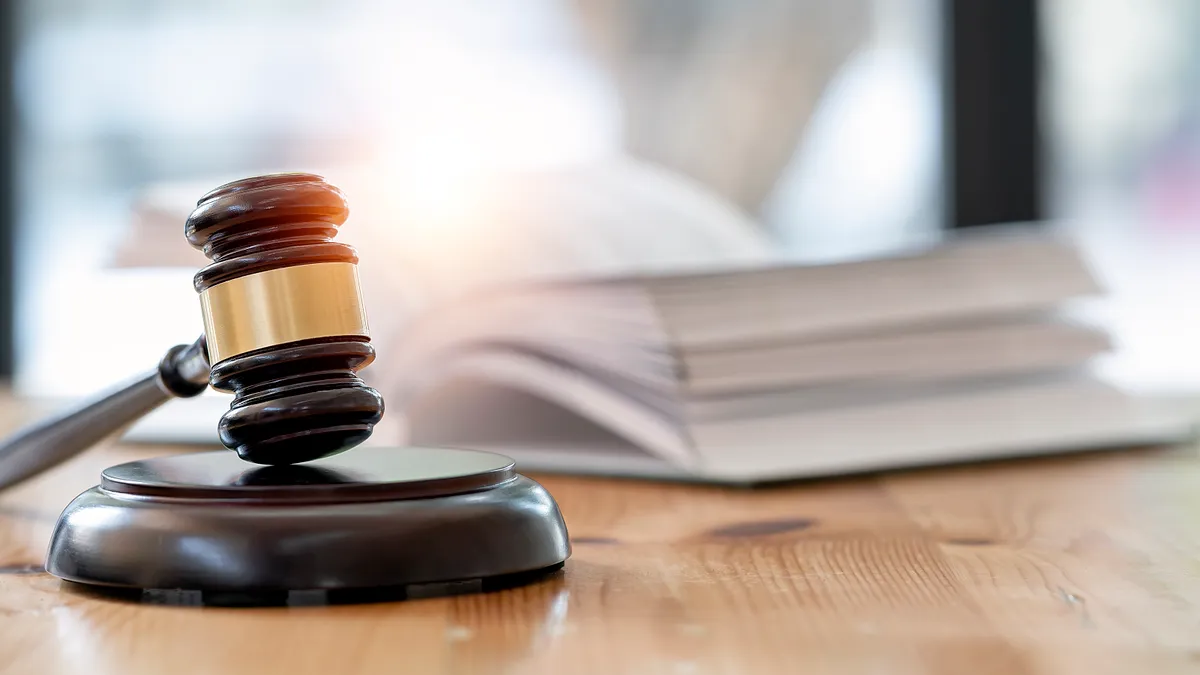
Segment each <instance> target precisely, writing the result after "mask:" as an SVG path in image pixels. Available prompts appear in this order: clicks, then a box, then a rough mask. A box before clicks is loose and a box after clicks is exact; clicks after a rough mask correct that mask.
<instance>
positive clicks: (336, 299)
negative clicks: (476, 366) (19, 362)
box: [0, 173, 383, 488]
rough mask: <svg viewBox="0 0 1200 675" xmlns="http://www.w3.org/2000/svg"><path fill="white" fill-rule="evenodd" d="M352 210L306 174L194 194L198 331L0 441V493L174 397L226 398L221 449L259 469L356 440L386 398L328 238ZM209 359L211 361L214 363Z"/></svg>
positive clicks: (349, 251)
mask: <svg viewBox="0 0 1200 675" xmlns="http://www.w3.org/2000/svg"><path fill="white" fill-rule="evenodd" d="M348 215H349V207H348V206H347V203H346V198H345V196H344V195H343V194H342V192H341V191H340V190H338V189H337V188H335V187H334V186H332V185H330V184H329V183H327V182H325V180H324V179H322V178H321V177H320V176H315V175H312V174H302V173H297V174H276V175H271V176H262V177H258V178H249V179H245V180H239V181H235V182H232V183H228V184H226V185H222V186H221V187H219V188H217V189H215V190H213V191H212V192H209V193H208V194H206V195H204V196H203V197H201V198H200V201H199V202H198V203H197V205H196V209H195V210H194V211H193V212H192V214H191V215H190V216H189V217H188V219H187V223H186V224H185V229H184V233H185V235H186V237H187V240H188V242H189V243H190V244H191V245H192V246H194V247H196V248H198V249H200V250H201V251H203V252H204V255H205V256H207V257H208V258H209V260H211V261H212V262H211V263H210V264H209V265H207V266H206V267H204V268H203V269H201V270H200V271H199V272H197V273H196V276H195V279H194V285H195V288H196V291H197V293H199V296H200V306H201V311H202V315H203V319H204V335H203V336H201V337H200V339H198V340H197V341H196V342H195V343H193V344H192V345H190V346H189V345H178V346H175V347H172V348H171V349H170V350H169V351H168V352H167V353H166V355H165V356H164V357H163V358H162V360H161V361H160V362H159V365H158V368H157V369H156V370H155V371H154V372H151V373H149V374H147V375H145V376H143V377H141V378H139V379H138V380H136V381H135V382H133V383H131V384H129V385H127V386H125V387H123V388H121V389H120V390H118V391H116V392H114V393H111V394H109V395H106V396H103V397H101V398H100V399H98V400H96V401H93V402H90V403H88V404H87V405H86V406H84V407H83V408H82V409H79V410H72V411H69V412H67V413H65V414H61V415H59V416H58V417H56V418H53V419H50V420H46V421H45V422H42V423H41V424H39V425H37V426H35V427H32V428H30V429H29V430H27V431H25V432H23V433H20V434H18V435H17V436H15V437H13V438H12V439H10V440H9V441H7V442H6V443H5V444H4V445H3V446H0V488H2V487H4V486H6V485H9V484H12V483H15V482H17V481H19V480H22V479H24V478H26V477H28V476H30V475H33V474H35V473H39V472H41V471H42V470H44V469H46V468H49V466H51V465H52V464H55V463H58V462H61V461H63V460H65V459H67V458H69V457H71V456H73V455H75V454H77V453H78V452H80V451H82V450H84V449H86V448H88V447H90V446H92V445H94V444H95V443H96V442H97V441H99V440H102V439H104V438H106V437H108V436H110V435H111V434H113V433H115V432H117V431H118V430H120V429H122V428H124V427H125V426H127V425H129V424H130V423H131V422H133V421H135V420H137V419H138V418H140V417H142V416H143V415H145V414H146V413H148V412H150V411H151V410H153V409H154V408H155V407H157V406H159V405H161V404H162V403H165V402H166V401H168V400H169V399H171V398H174V397H190V396H195V395H197V394H200V393H201V392H203V391H204V390H205V388H206V387H207V386H208V385H209V384H210V383H211V385H212V387H213V388H214V389H217V390H222V391H230V392H233V395H234V396H233V401H232V403H231V404H230V409H229V411H228V412H226V413H225V414H224V415H223V416H222V417H221V421H220V423H219V425H218V427H217V430H218V433H219V436H220V438H221V442H222V443H224V444H225V446H226V447H228V448H230V449H231V450H234V451H235V452H237V454H238V456H240V457H241V458H242V459H244V460H247V461H249V462H253V463H256V464H269V465H280V464H297V463H301V462H307V461H309V460H313V459H318V458H321V457H326V456H329V455H333V454H336V453H338V452H342V451H344V450H346V449H349V448H351V447H354V446H356V445H358V444H359V443H361V442H362V441H364V440H366V439H367V438H368V437H369V436H370V435H371V431H372V429H373V428H374V426H375V424H376V423H377V422H378V421H379V420H380V418H381V417H382V416H383V397H381V396H380V395H379V393H378V392H376V391H375V390H374V389H372V388H370V387H368V386H367V385H366V384H365V383H363V381H362V379H361V378H359V376H358V374H357V372H358V371H359V370H360V369H362V368H364V367H365V366H367V365H369V364H370V363H371V362H372V361H373V360H374V359H375V350H374V349H373V348H372V347H371V342H370V336H369V333H368V327H367V315H366V311H365V309H364V307H363V299H362V293H361V291H360V289H359V281H358V268H357V264H358V254H357V253H356V252H355V250H354V249H353V248H352V247H350V246H348V245H346V244H343V243H340V242H335V241H333V238H334V236H335V235H336V234H337V228H338V227H339V226H341V225H342V224H343V223H345V222H346V218H347V216H348ZM209 364H211V367H210V365H209Z"/></svg>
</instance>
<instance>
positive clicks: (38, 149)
mask: <svg viewBox="0 0 1200 675" xmlns="http://www.w3.org/2000/svg"><path fill="white" fill-rule="evenodd" d="M6 11H7V12H8V14H7V15H6V16H5V19H4V24H5V33H4V38H5V41H6V42H5V45H4V62H3V64H0V65H3V67H4V74H5V78H6V79H5V80H4V81H3V82H4V84H5V85H6V86H5V87H4V93H5V94H7V95H8V97H9V98H8V100H6V101H5V107H4V112H5V114H6V117H7V122H8V123H7V124H6V125H5V127H4V128H3V132H4V133H5V134H6V137H5V138H4V139H3V148H2V150H3V151H4V152H5V153H6V155H7V158H8V160H9V161H8V162H7V163H6V165H5V172H4V174H3V176H2V177H3V179H4V181H3V182H4V186H3V193H2V195H3V197H4V202H3V220H2V222H0V234H2V235H3V238H2V240H0V241H2V244H3V246H2V249H3V253H4V258H3V263H4V265H3V267H2V268H0V271H3V273H4V275H5V281H6V284H5V286H4V289H5V293H4V297H3V298H2V299H0V310H3V311H0V344H2V345H3V349H0V366H2V368H3V370H4V372H5V374H8V375H10V376H11V377H12V378H13V381H14V382H15V384H16V386H17V388H18V389H19V390H20V391H22V392H23V393H26V394H29V395H36V396H71V395H77V394H83V393H86V392H91V391H94V390H96V389H100V388H103V387H105V386H107V385H109V384H110V383H111V382H112V381H113V380H116V379H121V378H123V377H126V376H129V375H131V374H133V373H135V372H138V371H140V370H142V369H144V368H146V367H148V366H150V365H152V364H153V363H155V362H156V361H157V359H158V357H159V355H160V354H161V353H162V351H163V350H164V349H165V348H166V347H167V346H169V345H171V344H175V343H178V342H190V341H191V340H192V339H194V337H195V336H196V335H197V334H198V333H199V332H200V330H201V326H200V316H199V312H198V311H197V300H196V298H195V292H194V291H193V289H192V287H191V275H192V274H193V273H194V272H195V270H196V268H197V267H199V266H200V265H201V264H202V262H203V258H202V257H201V256H200V255H199V254H198V253H197V252H195V251H192V250H191V249H189V248H188V247H187V245H186V242H185V241H184V239H183V236H182V219H183V218H184V217H186V214H187V213H188V211H189V210H190V208H191V207H192V206H193V205H194V203H195V200H196V199H197V198H198V197H199V196H200V195H201V194H203V193H204V192H206V191H207V190H209V189H211V188H212V187H215V186H216V185H218V184H220V183H221V182H224V181H226V180H231V179H235V178H239V177H243V176H247V175H251V174H256V173H262V172H269V171H279V170H285V171H312V172H316V173H321V174H323V175H326V176H327V177H328V178H329V179H330V180H331V181H332V182H334V183H335V184H337V185H339V186H341V187H343V189H344V190H345V191H346V192H347V194H348V195H349V197H350V199H351V202H352V208H353V209H354V211H353V215H352V216H351V221H350V223H349V224H348V225H347V227H346V230H345V233H344V234H343V235H342V237H343V238H344V239H345V240H346V241H347V242H348V243H351V244H353V245H355V246H357V247H358V248H360V250H362V251H363V254H364V263H363V266H362V267H363V270H364V275H365V278H364V283H365V284H366V285H367V290H368V292H369V293H371V294H372V297H373V298H375V299H373V300H370V302H369V306H370V313H371V319H372V322H373V324H375V325H376V326H378V330H381V331H384V332H385V333H386V332H387V331H399V330H402V328H403V325H404V321H405V320H406V318H407V317H408V316H410V315H411V314H412V313H413V312H415V311H417V309H418V308H419V306H420V305H421V303H424V302H430V298H433V297H437V296H438V294H447V293H454V292H459V291H461V290H462V288H463V287H465V286H468V285H470V284H471V283H476V282H482V281H488V280H494V279H496V278H510V277H519V276H529V275H538V274H574V273H577V272H580V271H582V272H587V273H604V272H611V271H627V270H630V269H633V270H657V269H672V268H682V267H687V266H695V265H700V266H707V265H719V264H725V263H731V262H733V263H736V262H738V261H744V260H747V259H758V258H775V257H785V258H789V259H800V260H810V261H827V260H837V259H847V258H854V257H860V256H867V255H872V254H874V253H877V252H879V251H883V250H887V249H890V248H893V247H896V246H898V245H901V244H902V243H903V242H906V241H911V240H913V238H921V237H930V236H933V237H937V236H942V235H943V234H944V233H946V232H949V231H954V230H956V229H959V228H965V227H974V226H979V225H991V224H997V223H1013V222H1026V221H1036V222H1039V223H1043V224H1044V226H1045V227H1051V228H1057V229H1062V230H1065V231H1068V232H1070V233H1072V234H1076V235H1078V237H1079V239H1080V241H1081V242H1082V243H1083V245H1084V246H1085V248H1086V250H1087V252H1088V255H1089V256H1090V258H1091V259H1092V260H1093V261H1094V262H1095V264H1096V266H1097V271H1098V273H1099V274H1100V276H1101V278H1102V279H1104V281H1105V283H1106V284H1107V285H1108V286H1109V288H1110V289H1111V291H1112V293H1113V297H1114V302H1110V303H1108V304H1106V305H1105V306H1104V309H1103V312H1104V313H1105V320H1106V321H1107V322H1108V324H1109V326H1110V327H1111V328H1112V329H1113V331H1114V334H1115V337H1116V339H1117V340H1118V342H1119V343H1120V344H1121V345H1122V346H1123V349H1122V350H1121V352H1120V355H1119V357H1115V358H1114V360H1113V361H1112V362H1111V363H1109V364H1107V365H1106V367H1107V368H1108V369H1109V370H1110V371H1111V372H1112V373H1113V374H1114V375H1115V376H1117V377H1118V378H1120V379H1122V380H1124V381H1126V382H1129V383H1132V384H1135V385H1137V386H1141V387H1146V388H1154V389H1173V390H1174V389H1189V388H1195V387H1196V386H1198V385H1200V358H1198V357H1197V352H1196V350H1195V347H1194V345H1197V344H1200V320H1197V319H1196V317H1197V313H1196V309H1195V304H1196V303H1195V301H1194V299H1193V298H1192V294H1193V293H1194V292H1195V290H1196V289H1200V265H1197V264H1196V263H1195V260H1196V259H1197V254H1200V242H1197V241H1196V240H1197V239H1198V237H1197V235H1198V234H1200V232H1198V230H1200V40H1197V39H1196V37H1197V36H1198V35H1200V4H1197V3H1195V2H1194V1H1193V0H1040V1H1039V0H1007V1H1006V0H975V1H973V2H954V0H662V1H660V2H637V1H634V0H503V1H500V2H491V3H478V2H468V1H466V0H443V1H442V2H438V3H428V2H410V1H407V0H389V1H388V2H383V1H372V0H338V1H337V2H333V1H327V0H301V1H296V0H288V1H287V2H284V1H275V0H261V1H257V2H254V3H246V2H234V1H233V0H188V1H186V2H183V1H176V0H154V1H153V2H151V1H150V0H104V1H103V2H101V1H100V0H38V1H36V2H35V1H33V0H23V1H18V2H14V3H7V9H6Z"/></svg>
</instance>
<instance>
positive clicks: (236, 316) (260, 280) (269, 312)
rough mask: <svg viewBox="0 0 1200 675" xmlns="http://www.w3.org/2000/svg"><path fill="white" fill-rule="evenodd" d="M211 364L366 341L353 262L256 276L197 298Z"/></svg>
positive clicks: (305, 267)
mask: <svg viewBox="0 0 1200 675" xmlns="http://www.w3.org/2000/svg"><path fill="white" fill-rule="evenodd" d="M200 307H201V309H202V310H203V312H204V334H205V337H206V339H207V341H208V358H209V363H212V364H216V363H218V362H220V361H224V360H225V359H228V358H230V357H232V356H237V355H238V354H245V353H246V352H249V351H254V350H255V349H262V348H263V347H270V346H273V345H278V344H284V343H287V342H294V341H296V340H308V339H311V338H319V337H332V336H340V335H361V336H363V337H370V334H369V333H368V331H367V314H366V311H365V310H364V309H363V300H362V291H361V290H360V289H359V285H358V266H357V265H355V264H353V263H342V262H333V263H314V264H311V265H296V266H293V267H284V268H282V269H275V270H269V271H266V272H258V273H257V274H250V275H247V276H244V277H240V278H237V279H233V280H231V281H226V282H223V283H220V284H217V285H215V286H212V287H210V288H208V289H206V290H205V291H204V292H202V293H201V294H200Z"/></svg>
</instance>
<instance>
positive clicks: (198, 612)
mask: <svg viewBox="0 0 1200 675" xmlns="http://www.w3.org/2000/svg"><path fill="white" fill-rule="evenodd" d="M4 413H5V414H6V415H10V416H14V417H15V413H11V412H10V411H8V410H5V411H4ZM170 451H173V450H172V449H170V448H161V447H158V448H154V447H140V448H131V447H122V446H117V447H110V448H107V449H104V448H101V449H97V450H96V451H94V452H91V453H87V454H84V455H82V456H80V457H79V458H77V459H75V460H73V461H72V462H71V463H68V464H66V465H63V466H61V467H59V468H58V469H56V470H54V471H53V472H51V473H49V474H46V475H43V476H41V477H39V478H37V479H35V480H33V481H30V482H29V483H26V484H23V485H21V486H19V487H17V488H15V489H14V490H12V491H9V492H7V493H0V673H5V674H8V673H39V674H50V673H67V672H70V673H87V674H89V675H103V674H107V673H113V674H114V675H116V674H120V675H138V674H140V673H148V674H149V673H161V672H166V671H167V670H168V669H169V670H170V671H171V672H179V673H224V674H228V675H236V674H238V673H265V672H281V673H290V674H300V673H315V674H321V675H325V674H328V673H338V674H339V675H341V674H346V675H349V674H353V673H374V672H412V673H423V674H425V673H430V674H432V673H514V672H522V673H523V672H530V673H598V674H604V675H608V674H612V673H639V674H640V673H797V672H832V673H879V672H887V673H946V674H947V675H959V674H960V673H972V674H974V673H1012V674H1024V673H1088V674H1091V673H1114V674H1118V673H1119V674H1125V673H1143V672H1144V673H1155V674H1156V675H1158V674H1165V673H1182V672H1197V671H1200V458H1198V456H1197V453H1196V450H1195V449H1193V448H1182V449H1174V450H1155V449H1150V450H1137V451H1128V452H1120V453H1111V454H1093V455H1084V456H1076V457H1068V458H1059V459H1042V460H1029V461H1022V462H1011V463H997V464H985V465H977V466H970V467H959V468H949V469H935V470H925V471H914V472H907V473H900V474H891V475H882V476H871V477H864V478H853V479H843V480H833V481H823V482H811V483H801V484H794V485H790V486H784V487H772V488H765V489H758V490H737V489H721V488H713V487H698V486H685V485H670V484H658V483H650V482H633V481H618V480H603V479H585V478H572V477H562V476H539V477H538V479H539V480H541V481H542V482H543V484H544V485H545V486H546V487H547V488H549V489H550V490H551V492H552V493H553V494H554V496H555V497H556V498H557V499H558V501H559V503H560V505H561V506H562V509H563V512H564V514H565V516H566V519H567V523H568V526H569V528H570V531H571V534H572V537H573V543H574V554H573V556H572V558H571V559H570V560H569V561H568V562H567V564H566V567H565V569H564V570H563V571H561V572H559V573H557V574H556V575H555V576H553V577H551V578H550V579H548V580H546V581H543V582H540V583H536V584H533V585H530V586H526V587H521V588H515V589H510V590H505V591H499V592H494V593H489V594H483V595H461V596H456V597H448V598H435V599H422V600H407V601H403V602H393V603H380V604H368V605H343V606H333V607H292V608H276V609H225V608H220V609H217V608H208V607H206V608H194V607H163V606H153V605H145V604H134V603H131V602H127V601H122V600H115V599H111V598H107V597H100V596H95V595H92V594H88V593H85V592H80V591H78V590H76V589H74V588H72V587H69V586H67V585H64V584H63V583H61V582H59V581H58V580H56V579H54V578H53V577H50V576H48V575H47V574H45V573H43V572H42V571H41V568H40V564H41V562H42V556H43V554H44V551H45V546H46V542H47V540H48V538H49V535H50V530H51V528H52V526H53V524H54V521H55V517H56V516H57V514H58V512H59V510H60V509H61V508H62V506H63V505H65V504H66V503H67V501H68V500H69V499H70V498H71V497H73V496H74V495H75V494H76V493H77V492H79V491H81V490H83V489H84V488H86V487H88V486H90V485H92V484H94V483H95V480H96V479H97V477H98V476H99V473H100V471H101V470H102V469H103V468H104V467H106V466H109V465H111V464H114V463H117V462H123V461H129V460H132V459H135V458H139V457H149V456H154V455H159V454H162V453H163V452H170Z"/></svg>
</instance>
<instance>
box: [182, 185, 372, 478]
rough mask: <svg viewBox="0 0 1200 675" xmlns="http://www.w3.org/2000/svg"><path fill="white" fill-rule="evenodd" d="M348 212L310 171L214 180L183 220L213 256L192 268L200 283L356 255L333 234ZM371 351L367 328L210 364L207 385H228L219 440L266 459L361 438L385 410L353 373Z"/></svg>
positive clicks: (327, 450)
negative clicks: (230, 396) (223, 181)
mask: <svg viewBox="0 0 1200 675" xmlns="http://www.w3.org/2000/svg"><path fill="white" fill-rule="evenodd" d="M349 214H350V207H349V206H348V204H347V202H346V198H345V195H343V194H342V192H341V191H340V190H338V189H337V188H336V187H334V186H332V185H330V184H329V183H327V182H325V180H324V179H323V178H321V177H320V176H315V175H312V174H305V173H288V174H272V175H267V176H257V177H253V178H246V179H242V180H238V181H234V182H232V183H228V184H226V185H222V186H220V187H218V188H216V189H215V190H213V191H211V192H209V193H208V194H206V195H204V196H203V197H201V198H200V200H199V202H197V205H196V209H195V210H194V211H192V213H191V215H190V216H189V217H188V219H187V222H186V224H185V225H184V235H185V236H186V237H187V240H188V243H190V244H191V245H192V246H194V247H195V248H197V249H199V250H201V251H203V253H204V255H206V256H208V258H209V259H210V260H211V261H212V263H211V264H209V265H208V266H206V267H204V268H203V269H201V270H200V271H199V272H197V273H196V277H195V287H196V291H197V292H204V291H206V290H207V289H209V288H210V287H212V286H214V285H216V284H220V283H222V282H227V281H231V280H234V279H238V278H241V277H244V276H247V275H250V274H256V273H259V272H267V271H271V270H278V269H282V268H286V267H292V266H296V265H309V264H314V263H351V264H354V263H357V262H358V254H357V253H356V252H355V250H354V248H353V247H350V246H347V245H346V244H343V243H340V242H335V241H332V239H333V237H334V236H335V235H336V234H337V231H338V227H340V226H341V225H342V224H343V223H345V222H346V219H347V218H348V217H349ZM344 302H347V303H358V302H361V299H360V298H358V297H352V298H350V297H348V298H345V299H344ZM374 358H375V351H374V348H373V347H372V346H371V344H370V341H369V340H368V339H367V338H365V337H363V336H360V335H345V336H330V337H320V338H312V339H306V340H298V341H295V342H287V343H284V344H281V345H275V346H271V347H264V348H261V349H256V350H254V351H251V352H247V353H244V354H238V355H236V356H232V357H230V358H226V359H223V360H221V361H220V362H219V363H215V364H213V371H212V385H213V387H215V388H217V389H221V390H226V391H232V392H233V394H234V398H233V402H232V404H231V408H230V410H229V412H228V413H226V414H225V415H224V416H222V417H221V421H220V423H219V424H218V427H217V429H218V433H219V435H220V438H221V442H222V443H224V444H225V445H226V447H228V448H230V449H232V450H235V451H236V452H237V453H238V456H240V457H241V458H242V459H245V460H246V461H249V462H254V463H256V464H268V465H280V464H283V465H286V464H295V463H299V462H307V461H309V460H314V459H319V458H321V457H327V456H329V455H334V454H337V453H339V452H343V451H345V450H347V449H349V448H352V447H354V446H356V445H358V444H359V443H362V442H363V441H365V440H366V439H367V438H369V437H370V435H371V433H372V430H373V429H374V427H375V424H376V423H378V422H379V420H380V419H381V418H382V417H383V407H384V405H383V398H382V397H381V396H380V395H379V393H378V392H377V391H375V390H374V389H372V388H370V387H368V386H367V385H366V384H365V383H364V382H363V381H362V379H361V378H359V376H358V370H359V369H360V368H363V367H364V366H366V365H367V364H369V363H371V361H373V360H374Z"/></svg>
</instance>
